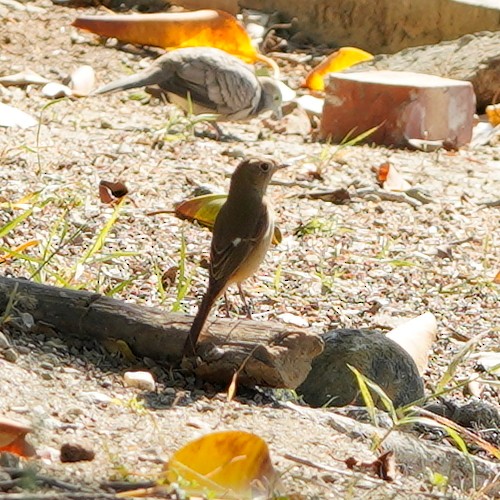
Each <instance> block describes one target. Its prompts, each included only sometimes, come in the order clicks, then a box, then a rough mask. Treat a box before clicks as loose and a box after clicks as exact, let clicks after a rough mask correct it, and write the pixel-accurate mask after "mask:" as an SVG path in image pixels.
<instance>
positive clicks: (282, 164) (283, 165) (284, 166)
mask: <svg viewBox="0 0 500 500" xmlns="http://www.w3.org/2000/svg"><path fill="white" fill-rule="evenodd" d="M288 167H291V164H290V163H280V164H279V165H278V166H277V167H276V168H277V170H281V169H283V168H288Z"/></svg>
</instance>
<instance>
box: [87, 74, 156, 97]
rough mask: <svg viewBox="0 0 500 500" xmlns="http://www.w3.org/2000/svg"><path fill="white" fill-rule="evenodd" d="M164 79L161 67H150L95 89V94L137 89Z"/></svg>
mask: <svg viewBox="0 0 500 500" xmlns="http://www.w3.org/2000/svg"><path fill="white" fill-rule="evenodd" d="M161 80H162V72H161V71H160V69H159V68H155V67H153V68H150V69H148V70H146V71H141V72H140V73H137V74H135V75H130V76H126V77H124V78H120V79H119V80H116V81H114V82H111V83H108V84H107V85H103V86H102V87H99V88H98V89H97V90H94V92H93V94H94V95H96V94H107V93H108V92H116V91H117V90H127V89H135V88H137V87H144V86H146V85H155V84H157V83H160V81H161Z"/></svg>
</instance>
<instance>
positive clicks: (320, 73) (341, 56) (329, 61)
mask: <svg viewBox="0 0 500 500" xmlns="http://www.w3.org/2000/svg"><path fill="white" fill-rule="evenodd" d="M370 59H373V56H372V55H371V54H370V53H369V52H365V51H364V50H361V49H357V48H356V47H341V48H340V49H339V50H336V51H335V52H334V53H333V54H330V55H329V56H328V57H327V58H326V59H325V60H324V61H323V62H321V63H320V64H318V66H316V67H315V68H313V69H312V70H311V71H310V72H309V74H308V75H307V77H306V81H305V83H304V84H303V87H307V88H309V89H311V90H325V82H324V80H323V78H324V77H325V76H326V75H327V74H328V73H336V72H338V71H342V70H344V69H346V68H349V67H351V66H354V64H357V63H359V62H362V61H369V60H370Z"/></svg>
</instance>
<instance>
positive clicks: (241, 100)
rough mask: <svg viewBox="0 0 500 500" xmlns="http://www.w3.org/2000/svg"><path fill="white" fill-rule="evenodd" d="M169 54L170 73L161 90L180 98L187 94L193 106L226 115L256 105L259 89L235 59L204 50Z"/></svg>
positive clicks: (251, 72)
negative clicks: (171, 69)
mask: <svg viewBox="0 0 500 500" xmlns="http://www.w3.org/2000/svg"><path fill="white" fill-rule="evenodd" d="M170 55H171V58H170V62H171V63H172V64H173V66H174V71H173V73H172V74H170V75H169V77H168V80H165V81H164V82H161V83H160V84H159V85H160V87H161V88H163V89H165V90H167V91H169V92H172V93H174V94H177V95H180V96H182V97H185V96H186V95H187V93H189V94H190V96H191V100H192V101H193V102H194V103H196V104H198V105H200V106H203V107H205V108H209V109H213V110H214V111H215V112H216V113H219V114H221V115H226V116H228V115H232V114H234V113H237V112H239V111H242V110H249V112H251V111H252V110H253V109H254V108H255V107H256V106H257V104H258V102H259V100H260V91H261V87H260V85H259V82H258V80H257V78H256V77H255V75H254V73H253V71H252V69H251V68H250V67H249V66H248V65H246V64H245V63H243V62H241V61H240V60H239V59H237V58H235V57H233V56H230V55H228V54H224V53H221V52H219V51H217V52H213V51H210V50H207V49H205V52H204V53H200V52H199V51H195V52H191V53H190V52H188V51H186V52H183V53H180V54H179V55H178V57H177V56H176V57H174V56H175V54H173V53H171V54H170Z"/></svg>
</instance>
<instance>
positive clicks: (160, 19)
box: [72, 9, 261, 63]
mask: <svg viewBox="0 0 500 500" xmlns="http://www.w3.org/2000/svg"><path fill="white" fill-rule="evenodd" d="M72 25H73V26H75V27H77V28H81V29H85V30H88V31H91V32H92V33H96V34H98V35H101V36H108V37H114V38H118V40H121V41H123V42H129V43H137V44H141V45H153V46H155V47H161V48H164V49H173V48H176V49H178V48H181V47H216V48H218V49H221V50H225V51H226V52H229V53H230V54H233V55H235V56H237V57H240V58H241V59H243V60H244V61H246V62H249V63H254V62H256V61H258V60H260V59H261V56H260V54H258V52H257V51H256V50H255V48H254V47H253V45H252V41H251V39H250V37H249V36H248V33H247V32H246V30H245V28H244V27H243V25H242V24H241V23H240V22H238V20H237V19H236V18H235V17H234V16H232V15H231V14H228V13H227V12H223V11H221V10H209V9H205V10H196V11H191V12H174V13H161V14H132V15H127V14H115V15H105V16H80V17H77V18H76V19H75V20H74V21H73V23H72Z"/></svg>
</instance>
